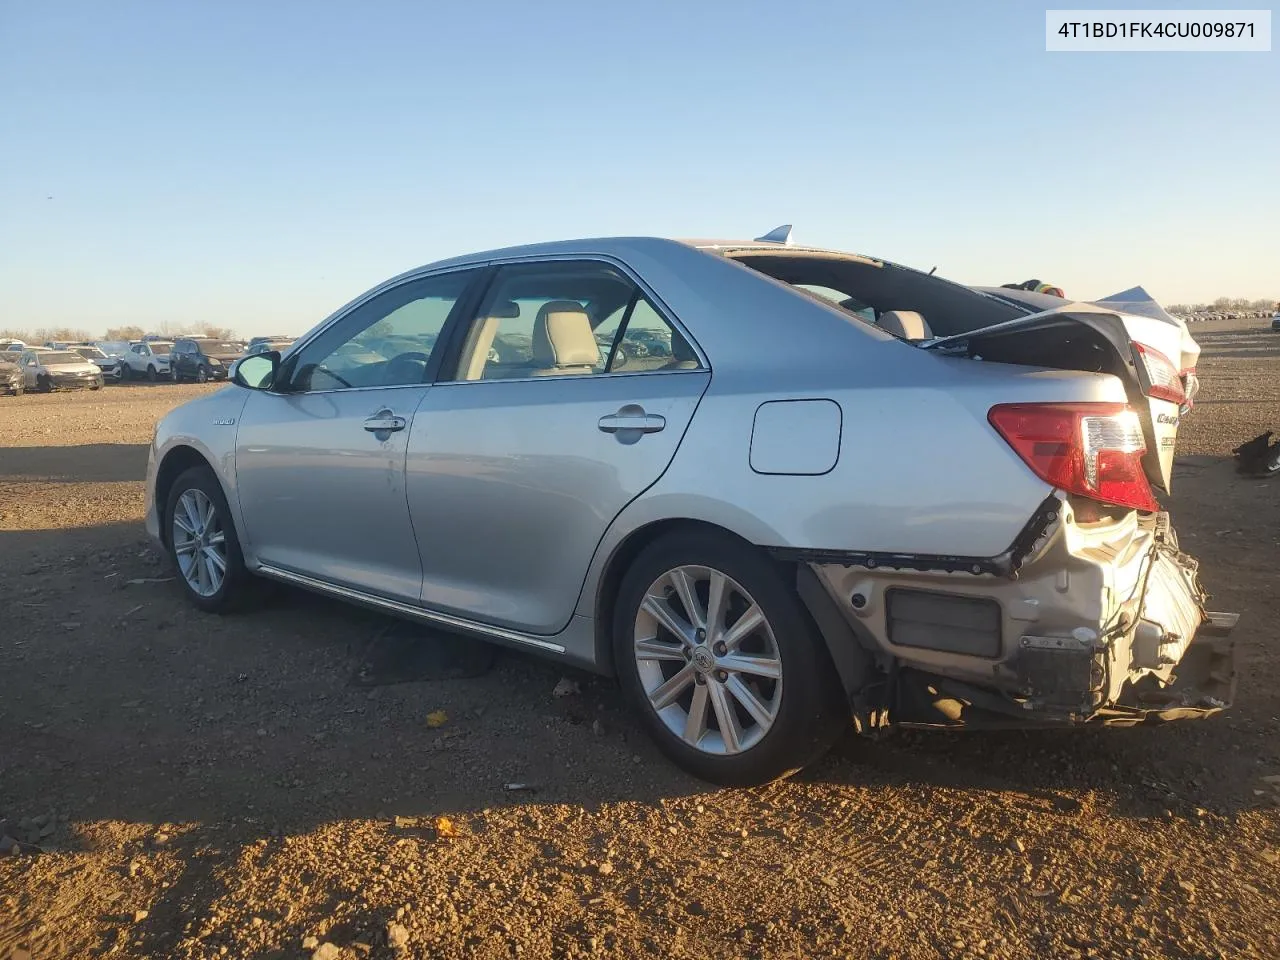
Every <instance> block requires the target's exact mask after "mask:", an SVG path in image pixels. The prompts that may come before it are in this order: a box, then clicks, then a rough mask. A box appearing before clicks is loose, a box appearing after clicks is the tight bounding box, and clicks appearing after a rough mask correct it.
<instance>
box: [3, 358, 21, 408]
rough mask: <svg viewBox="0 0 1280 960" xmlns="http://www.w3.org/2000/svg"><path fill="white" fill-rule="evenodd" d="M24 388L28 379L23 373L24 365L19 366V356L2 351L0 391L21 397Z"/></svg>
mask: <svg viewBox="0 0 1280 960" xmlns="http://www.w3.org/2000/svg"><path fill="white" fill-rule="evenodd" d="M24 390H26V379H25V378H24V377H23V375H22V367H20V366H18V357H17V356H16V355H13V354H10V353H9V352H8V351H0V393H4V394H7V395H8V396H11V397H20V396H22V393H23V391H24Z"/></svg>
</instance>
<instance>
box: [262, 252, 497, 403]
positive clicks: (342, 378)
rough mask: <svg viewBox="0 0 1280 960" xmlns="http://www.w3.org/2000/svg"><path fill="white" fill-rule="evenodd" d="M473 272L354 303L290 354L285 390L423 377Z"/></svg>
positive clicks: (437, 278)
mask: <svg viewBox="0 0 1280 960" xmlns="http://www.w3.org/2000/svg"><path fill="white" fill-rule="evenodd" d="M476 275H477V271H475V270H463V271H459V272H456V273H446V274H441V275H438V276H434V277H423V278H422V279H419V280H410V281H408V282H406V283H402V284H400V285H399V286H396V287H392V288H391V289H390V290H387V291H385V292H383V293H380V294H378V296H376V297H374V298H373V299H372V300H369V301H367V302H365V303H363V304H361V305H360V306H358V307H356V308H355V309H354V310H352V311H351V312H350V313H348V314H347V315H346V316H345V317H343V318H342V319H340V320H339V321H338V322H337V323H334V324H332V325H330V326H329V328H328V329H326V330H325V331H324V332H323V333H321V334H320V335H319V336H318V337H316V338H315V339H314V340H312V341H311V342H310V343H309V344H307V345H306V346H305V347H304V348H303V349H302V350H301V351H299V352H298V353H297V354H295V355H294V356H293V357H291V358H290V362H289V364H288V369H287V370H286V371H285V377H284V379H285V381H286V382H287V383H288V384H289V387H288V389H289V390H290V391H295V392H296V391H307V390H345V389H350V388H353V387H396V386H407V385H412V384H417V383H425V382H426V380H427V368H428V365H429V363H430V362H431V355H432V353H433V352H434V351H435V349H436V344H437V341H438V340H439V338H440V333H441V331H442V330H443V329H444V325H445V321H446V320H448V319H449V315H450V314H451V313H452V312H453V310H454V308H455V307H456V305H457V303H458V301H459V300H460V299H461V298H462V295H463V293H464V292H465V291H466V289H467V288H468V287H469V286H470V284H471V282H472V280H473V279H474V278H475V276H476Z"/></svg>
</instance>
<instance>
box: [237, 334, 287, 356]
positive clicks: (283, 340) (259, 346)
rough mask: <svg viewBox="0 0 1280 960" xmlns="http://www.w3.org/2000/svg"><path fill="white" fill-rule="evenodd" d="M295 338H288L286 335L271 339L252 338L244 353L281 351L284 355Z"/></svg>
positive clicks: (274, 336) (271, 337)
mask: <svg viewBox="0 0 1280 960" xmlns="http://www.w3.org/2000/svg"><path fill="white" fill-rule="evenodd" d="M294 339H295V338H294V337H288V336H285V335H284V334H277V335H273V336H269V337H252V338H250V340H249V342H248V343H247V344H245V348H244V352H245V353H246V354H250V353H266V352H267V351H268V350H280V351H281V352H282V353H283V352H284V350H285V349H287V345H288V344H291V343H293V341H294ZM277 344H285V345H286V347H280V346H277Z"/></svg>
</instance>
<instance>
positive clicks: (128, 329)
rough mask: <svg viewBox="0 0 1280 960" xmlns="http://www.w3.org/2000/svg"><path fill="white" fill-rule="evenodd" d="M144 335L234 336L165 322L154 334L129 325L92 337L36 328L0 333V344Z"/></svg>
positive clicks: (194, 325) (222, 329)
mask: <svg viewBox="0 0 1280 960" xmlns="http://www.w3.org/2000/svg"><path fill="white" fill-rule="evenodd" d="M148 333H158V334H160V335H162V336H165V337H170V338H172V337H209V338H210V339H211V340H234V339H235V338H236V333H235V331H234V330H232V329H231V328H230V327H215V326H213V325H211V324H200V323H171V322H169V321H165V322H163V323H161V324H160V327H159V329H157V330H144V329H142V327H139V326H134V325H129V326H123V327H108V328H107V332H106V334H105V335H104V336H101V337H95V336H94V335H93V334H91V333H90V332H89V331H88V330H85V329H84V328H82V327H36V328H35V329H34V330H14V329H8V330H0V340H21V341H22V342H23V343H30V344H41V343H46V342H48V341H50V340H54V341H78V340H88V341H93V340H141V339H142V338H143V336H144V335H146V334H148Z"/></svg>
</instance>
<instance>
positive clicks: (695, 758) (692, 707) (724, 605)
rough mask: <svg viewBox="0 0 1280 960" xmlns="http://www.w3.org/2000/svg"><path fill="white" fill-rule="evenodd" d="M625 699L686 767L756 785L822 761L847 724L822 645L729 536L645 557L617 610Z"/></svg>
mask: <svg viewBox="0 0 1280 960" xmlns="http://www.w3.org/2000/svg"><path fill="white" fill-rule="evenodd" d="M613 633H614V656H615V662H616V664H617V669H618V676H619V679H620V680H621V683H622V687H623V689H624V691H625V692H626V694H627V696H628V698H629V699H630V700H631V702H632V703H633V705H634V706H635V708H636V709H637V710H638V712H639V713H640V716H641V718H642V720H643V722H644V724H645V726H646V727H647V728H648V730H649V732H650V734H651V735H652V736H653V738H654V739H655V741H656V742H657V745H658V747H659V748H660V749H661V750H662V751H663V753H665V754H666V755H667V756H668V757H670V758H671V759H672V760H673V761H675V763H676V764H677V765H679V766H680V767H682V768H684V769H685V770H687V771H688V772H690V773H692V774H694V775H695V776H697V777H701V778H702V779H704V780H708V781H710V782H712V783H717V784H722V785H725V786H748V785H753V784H760V783H765V782H768V781H770V780H774V779H776V778H778V777H784V776H789V775H790V774H792V773H794V772H796V771H797V770H799V769H801V768H802V767H804V766H806V765H807V764H809V763H811V762H812V761H813V760H815V759H817V758H818V757H820V756H821V755H822V754H823V753H825V752H826V750H827V749H828V748H829V747H830V745H831V744H832V743H833V742H834V741H835V739H836V738H837V737H838V736H839V735H840V733H841V732H842V731H843V730H844V729H845V728H846V726H847V724H848V707H847V703H846V702H845V699H844V696H843V692H842V691H841V689H840V686H839V683H838V681H837V680H836V679H835V670H834V668H833V667H832V665H831V663H830V660H829V657H828V655H827V653H826V650H825V647H824V646H823V641H822V638H821V636H820V635H819V634H818V632H817V630H816V628H815V627H814V626H813V624H812V622H811V620H810V618H809V616H808V615H807V613H806V612H805V610H804V608H803V605H802V604H801V601H800V599H799V597H798V596H797V594H796V591H795V589H794V587H792V586H791V585H790V584H789V582H788V580H787V578H786V577H785V576H784V575H783V572H782V569H781V568H779V567H778V566H777V565H775V564H774V563H773V562H772V561H771V560H770V559H769V558H768V557H767V556H766V555H764V554H763V553H761V552H759V551H757V550H756V549H755V548H753V547H750V546H748V545H745V544H742V543H740V542H737V541H734V540H731V539H730V538H728V537H721V536H715V535H709V534H704V533H700V532H696V533H682V534H677V535H673V536H670V537H666V538H663V539H661V540H659V541H657V542H655V543H653V544H651V545H650V546H649V547H647V548H646V549H645V550H644V551H642V552H641V554H640V556H639V557H638V558H637V559H636V561H635V562H634V563H633V564H632V566H631V568H630V569H629V570H628V571H627V573H626V574H625V575H624V577H623V581H622V585H621V588H620V590H619V595H618V603H617V606H616V607H615V611H614V624H613Z"/></svg>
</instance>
